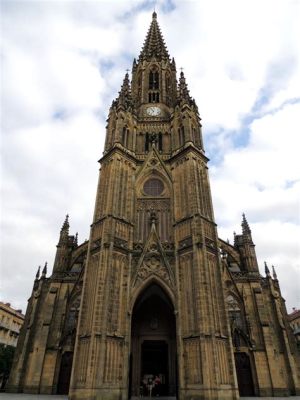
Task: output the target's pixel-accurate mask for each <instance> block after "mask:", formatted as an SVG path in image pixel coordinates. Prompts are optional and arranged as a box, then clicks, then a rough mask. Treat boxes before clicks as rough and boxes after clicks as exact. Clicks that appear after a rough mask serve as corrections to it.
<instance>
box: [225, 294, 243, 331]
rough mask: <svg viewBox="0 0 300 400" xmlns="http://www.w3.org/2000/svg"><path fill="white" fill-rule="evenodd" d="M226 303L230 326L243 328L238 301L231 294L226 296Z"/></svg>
mask: <svg viewBox="0 0 300 400" xmlns="http://www.w3.org/2000/svg"><path fill="white" fill-rule="evenodd" d="M226 303H227V309H228V315H229V321H230V325H231V326H232V325H234V326H235V327H238V328H240V329H243V328H244V323H243V316H242V311H241V308H240V305H239V303H238V302H237V300H236V299H235V298H234V297H233V296H231V295H229V296H227V298H226Z"/></svg>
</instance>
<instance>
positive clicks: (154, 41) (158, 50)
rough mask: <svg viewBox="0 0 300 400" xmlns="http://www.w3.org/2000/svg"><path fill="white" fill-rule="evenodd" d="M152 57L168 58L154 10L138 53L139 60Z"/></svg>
mask: <svg viewBox="0 0 300 400" xmlns="http://www.w3.org/2000/svg"><path fill="white" fill-rule="evenodd" d="M152 57H155V58H156V59H158V60H161V59H164V60H170V56H169V53H168V50H167V47H166V44H165V41H164V39H163V36H162V34H161V31H160V28H159V25H158V22H157V14H156V12H155V11H154V12H153V14H152V21H151V25H150V28H149V31H148V33H147V36H146V39H145V42H144V45H143V48H142V51H141V53H140V56H139V61H141V60H150V59H151V58H152Z"/></svg>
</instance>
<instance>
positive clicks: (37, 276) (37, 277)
mask: <svg viewBox="0 0 300 400" xmlns="http://www.w3.org/2000/svg"><path fill="white" fill-rule="evenodd" d="M40 271H41V266H40V265H39V267H38V270H37V273H36V275H35V279H39V277H40Z"/></svg>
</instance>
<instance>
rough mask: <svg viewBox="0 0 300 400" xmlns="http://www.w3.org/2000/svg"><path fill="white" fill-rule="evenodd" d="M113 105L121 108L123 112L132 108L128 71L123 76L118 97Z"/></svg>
mask: <svg viewBox="0 0 300 400" xmlns="http://www.w3.org/2000/svg"><path fill="white" fill-rule="evenodd" d="M115 104H116V105H118V106H123V107H124V108H125V110H127V109H128V108H130V107H132V96H131V87H130V81H129V74H128V70H127V72H126V74H125V77H124V80H123V84H122V86H121V90H120V92H119V96H118V97H117V99H116V101H115Z"/></svg>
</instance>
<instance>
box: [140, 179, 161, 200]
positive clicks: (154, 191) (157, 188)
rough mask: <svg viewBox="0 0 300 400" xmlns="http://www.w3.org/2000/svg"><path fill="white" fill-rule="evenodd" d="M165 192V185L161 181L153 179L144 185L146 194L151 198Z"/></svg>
mask: <svg viewBox="0 0 300 400" xmlns="http://www.w3.org/2000/svg"><path fill="white" fill-rule="evenodd" d="M163 190H164V184H163V183H162V181H161V180H160V179H156V178H151V179H148V180H147V181H146V182H145V184H144V192H145V193H146V194H148V195H149V196H159V195H160V194H162V192H163Z"/></svg>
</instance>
